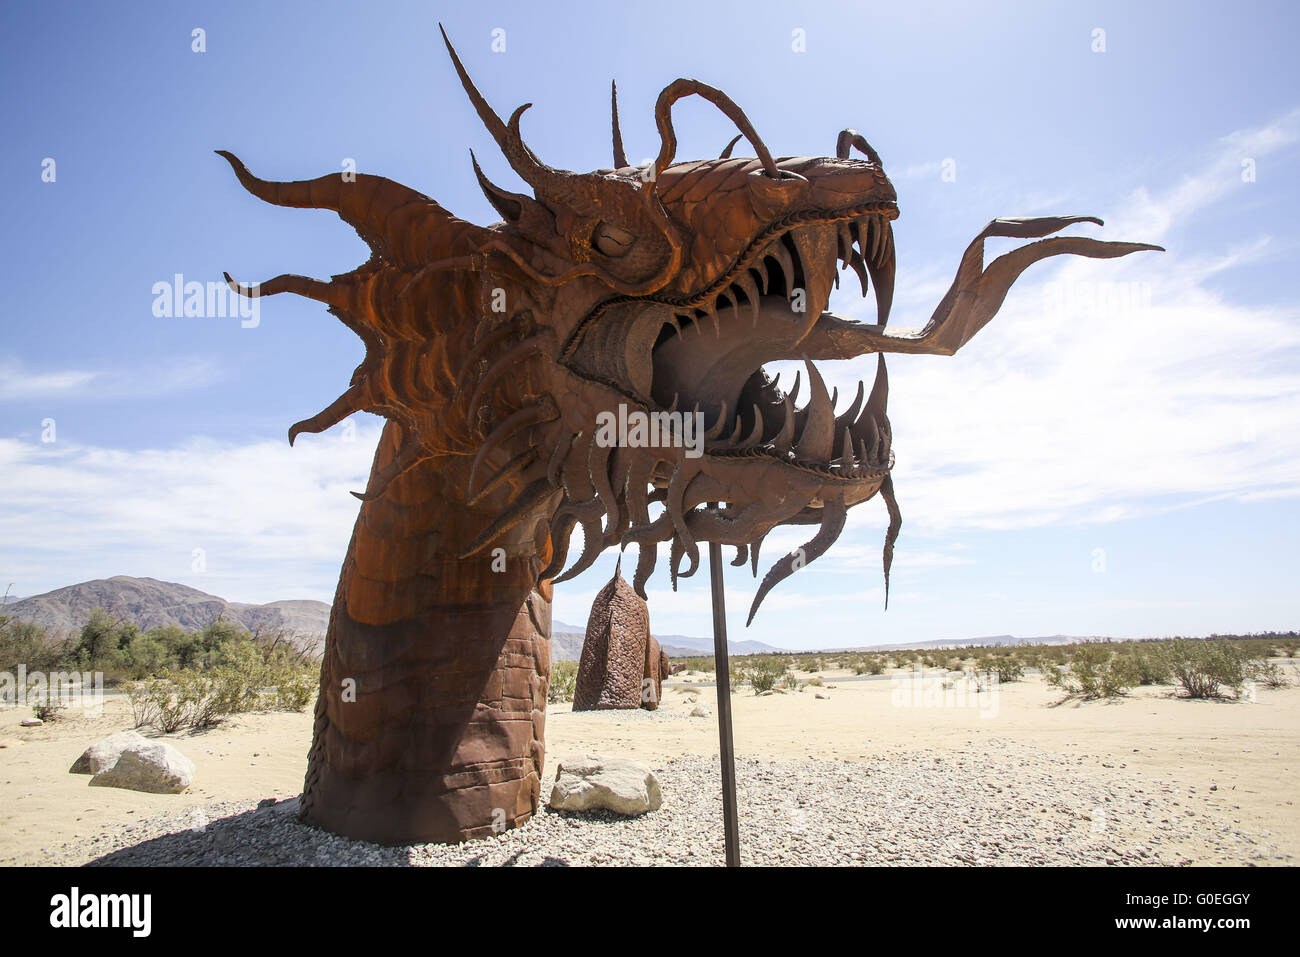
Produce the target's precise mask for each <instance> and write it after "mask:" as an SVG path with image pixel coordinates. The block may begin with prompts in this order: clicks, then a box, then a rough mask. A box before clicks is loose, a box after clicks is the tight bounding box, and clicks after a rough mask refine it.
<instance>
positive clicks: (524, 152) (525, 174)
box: [438, 24, 573, 189]
mask: <svg viewBox="0 0 1300 957" xmlns="http://www.w3.org/2000/svg"><path fill="white" fill-rule="evenodd" d="M438 29H439V30H441V31H442V39H443V42H444V43H446V44H447V53H449V54H450V55H451V62H452V65H453V66H455V68H456V75H457V76H459V77H460V84H461V86H463V87H464V88H465V95H466V96H468V97H469V101H470V102H471V103H472V104H474V110H475V112H477V113H478V116H479V119H480V120H482V121H483V125H484V126H486V127H487V130H488V132H489V133H491V134H492V138H493V139H494V140H496V141H497V146H499V147H500V148H501V153H502V154H503V155H504V156H505V158H506V159H507V160H508V161H509V162H510V167H511V169H513V170H514V171H515V172H516V173H518V174H519V175H520V177H521V178H522V179H523V180H524V182H526V183H527V184H528V185H529V186H532V187H533V188H534V189H537V188H538V187H539V184H540V183H542V182H545V181H546V180H548V179H550V178H551V177H562V176H564V175H565V174H564V173H562V172H561V171H559V170H555V169H552V168H551V167H549V166H547V165H546V164H545V163H542V162H540V161H539V160H538V159H537V157H536V156H534V155H533V153H532V151H531V150H530V149H528V147H526V146H525V145H524V143H523V140H521V139H520V138H519V129H518V118H519V114H520V113H522V112H523V111H524V110H526V109H528V107H530V106H532V104H531V103H526V104H524V105H523V106H521V107H519V109H517V110H515V113H514V115H513V116H512V117H511V118H510V124H509V126H508V125H507V124H505V123H503V122H501V117H499V116H497V114H496V111H495V110H493V109H492V107H491V106H489V105H488V101H487V100H485V99H484V98H483V94H482V93H480V92H479V91H478V87H476V86H475V85H474V81H473V80H471V79H470V78H469V73H468V72H466V70H465V65H464V64H463V63H461V62H460V57H459V56H458V55H457V53H456V48H455V47H453V46H452V45H451V40H450V38H448V36H447V31H446V30H444V29H443V27H442V24H438ZM511 127H513V130H512V128H511ZM568 175H570V176H572V175H573V174H572V173H569V174H568Z"/></svg>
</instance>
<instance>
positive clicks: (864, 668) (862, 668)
mask: <svg viewBox="0 0 1300 957" xmlns="http://www.w3.org/2000/svg"><path fill="white" fill-rule="evenodd" d="M849 668H850V669H851V670H852V671H853V673H854V674H855V675H878V674H880V673H881V672H882V671H884V670H885V663H884V662H883V661H881V660H880V659H879V658H877V657H876V656H875V655H859V656H858V657H856V658H854V659H852V660H851V661H850V662H849Z"/></svg>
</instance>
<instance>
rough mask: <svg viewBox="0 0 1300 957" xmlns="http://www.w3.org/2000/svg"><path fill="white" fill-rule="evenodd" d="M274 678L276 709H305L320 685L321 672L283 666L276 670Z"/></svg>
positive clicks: (274, 703) (274, 705)
mask: <svg viewBox="0 0 1300 957" xmlns="http://www.w3.org/2000/svg"><path fill="white" fill-rule="evenodd" d="M274 678H275V698H274V699H273V707H274V708H275V710H276V711H303V710H305V709H306V708H307V705H309V704H310V703H311V699H312V695H314V694H315V693H316V691H317V689H318V688H319V687H320V674H319V673H313V670H312V669H310V668H289V667H282V668H279V669H277V670H276V672H275V674H274Z"/></svg>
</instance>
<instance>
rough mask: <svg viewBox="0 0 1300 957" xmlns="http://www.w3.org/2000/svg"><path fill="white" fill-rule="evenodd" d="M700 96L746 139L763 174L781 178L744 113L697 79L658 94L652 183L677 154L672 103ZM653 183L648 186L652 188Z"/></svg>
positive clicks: (672, 85) (681, 81) (679, 82)
mask: <svg viewBox="0 0 1300 957" xmlns="http://www.w3.org/2000/svg"><path fill="white" fill-rule="evenodd" d="M687 96H699V97H703V98H704V99H706V100H708V101H709V102H710V103H712V104H713V105H714V106H716V107H717V108H718V109H719V110H721V111H722V112H723V114H724V115H726V117H727V119H729V120H731V122H733V123H735V124H736V129H738V130H740V132H741V133H743V134H744V136H745V139H747V140H749V143H750V145H751V146H753V147H754V152H755V153H756V154H757V155H758V159H759V162H761V163H762V164H763V171H764V172H765V173H767V175H768V176H771V177H772V178H774V179H781V178H782V176H781V171H780V170H779V169H777V168H776V162H775V161H774V160H773V159H772V154H771V153H770V152H769V151H768V148H767V146H766V145H765V144H764V143H763V141H762V140H761V139H760V138H759V136H758V134H757V133H756V132H754V126H753V124H752V123H750V122H749V117H747V116H745V112H744V110H742V109H741V108H740V107H739V106H737V105H736V104H735V102H734V101H733V100H732V99H731V97H729V96H727V94H725V93H723V92H722V91H721V90H719V89H716V88H714V87H711V86H709V85H708V84H707V83H701V82H700V81H699V80H688V79H686V78H684V77H683V78H681V79H677V80H673V82H672V83H669V84H668V85H667V86H666V87H664V89H663V92H662V93H660V94H659V99H658V100H657V101H655V125H656V126H657V127H658V128H659V141H660V143H661V146H660V147H659V157H658V158H657V159H656V160H655V165H654V175H655V182H657V181H658V177H659V174H660V173H662V172H663V171H664V170H665V169H667V168H668V164H669V163H671V162H672V160H673V157H674V156H675V155H676V154H677V134H676V133H675V132H674V131H673V118H672V107H673V104H674V103H676V102H677V101H678V100H680V99H682V98H683V97H687ZM653 185H654V182H652V183H651V186H652V187H653Z"/></svg>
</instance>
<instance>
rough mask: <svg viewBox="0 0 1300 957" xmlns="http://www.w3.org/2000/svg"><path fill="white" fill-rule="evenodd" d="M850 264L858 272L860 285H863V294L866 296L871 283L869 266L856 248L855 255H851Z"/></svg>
mask: <svg viewBox="0 0 1300 957" xmlns="http://www.w3.org/2000/svg"><path fill="white" fill-rule="evenodd" d="M849 265H850V266H852V267H853V271H854V272H855V273H857V275H858V285H860V286H861V287H862V295H863V296H865V295H866V294H867V290H868V289H869V288H870V283H868V282H867V274H868V271H869V267H868V266H867V265H866V264H865V263H863V261H862V257H861V256H860V255H859V254H858V251H857V250H856V249H855V250H853V255H852V256H850V257H849Z"/></svg>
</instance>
